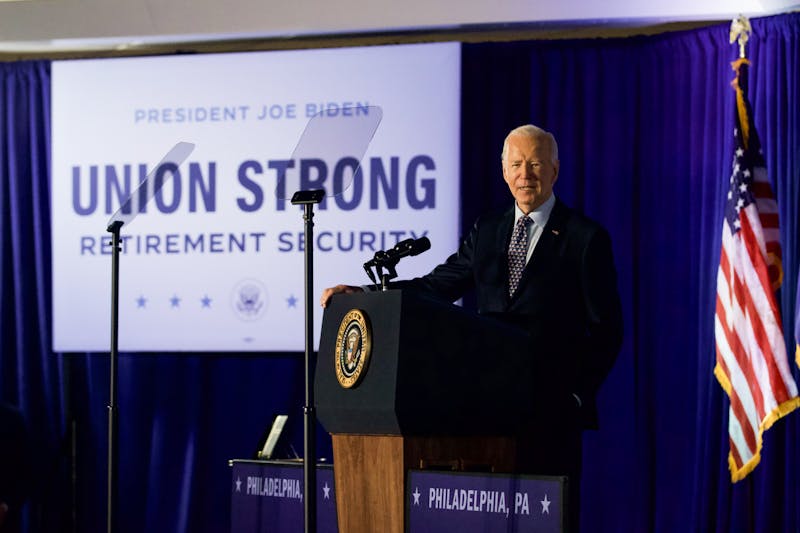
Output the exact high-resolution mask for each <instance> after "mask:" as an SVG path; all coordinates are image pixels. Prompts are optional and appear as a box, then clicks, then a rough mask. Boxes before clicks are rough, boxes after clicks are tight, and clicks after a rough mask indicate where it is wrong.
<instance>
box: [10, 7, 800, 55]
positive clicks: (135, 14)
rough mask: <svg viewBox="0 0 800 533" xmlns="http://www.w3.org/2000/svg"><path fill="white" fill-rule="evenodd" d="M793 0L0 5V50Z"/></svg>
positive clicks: (682, 13)
mask: <svg viewBox="0 0 800 533" xmlns="http://www.w3.org/2000/svg"><path fill="white" fill-rule="evenodd" d="M798 7H800V2H798V0H729V1H726V2H720V1H719V0H671V1H656V2H647V1H641V0H606V1H598V0H557V1H554V0H546V1H545V0H493V1H489V0H483V1H481V0H460V1H456V0H449V1H443V0H402V1H397V0H391V1H390V0H286V1H283V2H278V1H275V0H216V1H212V0H0V52H23V53H24V52H47V51H73V50H74V51H81V50H113V49H115V48H117V49H124V48H128V47H135V46H140V45H152V44H165V43H180V42H193V41H220V40H229V39H261V38H292V37H300V36H309V35H314V36H325V35H340V34H350V33H371V32H390V31H405V30H419V29H421V30H448V29H459V28H464V27H474V26H476V25H477V26H480V25H502V24H509V23H510V24H526V23H529V24H537V23H550V24H554V25H558V24H565V25H566V24H569V25H573V26H574V25H576V24H579V25H584V24H585V25H590V24H602V25H611V26H614V25H619V26H630V25H634V26H636V25H648V24H655V23H666V22H676V21H704V20H726V19H731V18H733V17H735V16H736V15H737V14H739V13H743V14H745V15H748V16H751V17H755V16H764V15H770V14H775V13H781V12H786V11H791V10H793V9H797V8H798Z"/></svg>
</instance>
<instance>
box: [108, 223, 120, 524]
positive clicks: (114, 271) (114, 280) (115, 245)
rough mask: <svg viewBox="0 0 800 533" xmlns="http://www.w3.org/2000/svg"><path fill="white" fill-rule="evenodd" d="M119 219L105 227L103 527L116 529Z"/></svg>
mask: <svg viewBox="0 0 800 533" xmlns="http://www.w3.org/2000/svg"><path fill="white" fill-rule="evenodd" d="M121 228H122V222H121V221H119V220H118V221H115V222H113V223H112V224H111V225H110V226H109V227H108V231H109V233H111V353H110V362H111V364H110V367H111V368H110V379H109V381H110V383H111V384H110V391H109V398H108V511H107V515H106V518H107V522H106V525H107V531H108V533H114V531H116V530H117V516H116V505H117V469H118V459H119V453H118V450H117V428H118V423H119V420H118V413H117V377H118V369H117V360H118V357H119V253H120V251H121V250H120V239H119V233H120V229H121Z"/></svg>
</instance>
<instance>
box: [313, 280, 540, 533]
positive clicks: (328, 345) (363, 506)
mask: <svg viewBox="0 0 800 533" xmlns="http://www.w3.org/2000/svg"><path fill="white" fill-rule="evenodd" d="M354 311H357V312H356V313H354ZM354 316H357V320H356V319H354V318H353V317H354ZM364 326H366V329H367V330H368V331H367V332H360V331H356V332H355V337H359V335H360V334H362V333H363V334H364V335H365V338H361V339H356V341H357V342H354V341H352V340H350V341H349V340H348V336H349V335H350V334H352V333H353V330H359V329H361V328H363V327H364ZM350 336H352V335H350ZM359 343H360V344H359ZM353 344H358V345H357V346H353ZM367 345H371V349H370V350H369V351H370V353H369V359H368V360H367V361H366V362H365V363H363V364H362V366H361V368H357V367H356V362H357V361H356V359H358V358H359V357H360V358H364V357H365V355H366V354H365V353H363V352H361V353H356V354H355V357H354V353H352V352H358V351H359V348H366V347H367ZM528 346H529V339H528V337H527V335H526V334H524V333H523V332H521V331H520V330H518V329H515V328H512V327H510V326H507V325H505V324H503V323H501V322H497V321H494V320H489V319H485V318H481V317H478V316H477V315H474V314H472V313H469V312H466V311H464V310H463V309H461V308H460V307H457V306H454V305H451V304H449V303H444V302H440V301H435V300H431V299H430V298H428V297H426V296H423V295H420V294H416V293H413V292H410V291H401V290H389V291H385V292H369V293H359V294H349V295H337V296H335V297H334V298H333V299H332V300H331V302H330V304H329V305H328V307H327V308H326V310H325V314H324V317H323V321H322V336H321V339H320V349H319V357H318V360H317V367H316V379H315V397H316V408H317V414H318V418H319V420H320V422H321V423H322V425H323V426H324V427H325V429H326V430H327V431H328V432H329V433H331V435H332V438H333V460H334V478H335V484H336V485H335V486H336V502H337V512H338V521H339V531H340V532H342V533H360V532H364V533H372V532H376V531H381V532H397V533H401V532H403V531H404V530H405V527H404V509H405V505H404V503H405V479H406V473H407V471H408V469H418V468H431V469H439V470H473V471H476V470H479V471H485V472H514V471H515V468H516V464H517V461H518V454H520V453H524V450H518V449H517V441H516V438H515V435H516V434H517V432H518V431H519V429H520V427H521V425H523V424H524V423H525V421H528V420H530V419H531V416H532V413H533V400H532V394H531V387H532V385H531V383H532V377H533V376H532V372H533V371H532V363H531V361H530V351H529V350H528ZM359 364H361V363H360V360H359ZM337 366H338V367H339V372H340V376H339V377H338V378H337ZM352 371H355V372H352ZM342 373H344V374H345V375H344V377H343V375H342ZM354 376H355V377H356V378H357V380H356V381H355V382H354V383H353V381H354V380H353V377H354ZM342 379H343V380H344V382H345V384H346V386H347V387H349V388H346V386H343V385H342V384H341V382H340V380H342Z"/></svg>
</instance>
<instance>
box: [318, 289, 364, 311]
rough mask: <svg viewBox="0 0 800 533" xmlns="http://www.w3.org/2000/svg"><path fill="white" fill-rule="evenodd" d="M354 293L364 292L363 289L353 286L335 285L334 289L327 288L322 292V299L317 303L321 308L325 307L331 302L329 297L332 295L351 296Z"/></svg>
mask: <svg viewBox="0 0 800 533" xmlns="http://www.w3.org/2000/svg"><path fill="white" fill-rule="evenodd" d="M354 292H364V289H362V288H361V287H356V286H355V285H337V286H335V287H328V288H327V289H325V290H324V291H322V297H321V298H320V299H319V303H320V305H321V306H322V307H327V306H328V302H330V300H331V296H333V295H334V294H341V293H345V294H351V293H354Z"/></svg>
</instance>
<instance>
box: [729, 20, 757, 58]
mask: <svg viewBox="0 0 800 533" xmlns="http://www.w3.org/2000/svg"><path fill="white" fill-rule="evenodd" d="M751 33H753V28H751V27H750V19H748V18H747V17H745V16H744V15H739V16H738V17H736V18H735V19H733V21H732V22H731V44H733V41H739V57H747V55H746V54H745V53H744V47H745V46H747V41H748V40H749V39H750V34H751Z"/></svg>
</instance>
